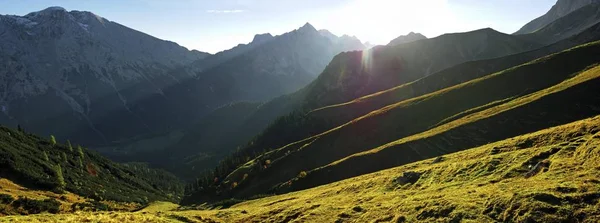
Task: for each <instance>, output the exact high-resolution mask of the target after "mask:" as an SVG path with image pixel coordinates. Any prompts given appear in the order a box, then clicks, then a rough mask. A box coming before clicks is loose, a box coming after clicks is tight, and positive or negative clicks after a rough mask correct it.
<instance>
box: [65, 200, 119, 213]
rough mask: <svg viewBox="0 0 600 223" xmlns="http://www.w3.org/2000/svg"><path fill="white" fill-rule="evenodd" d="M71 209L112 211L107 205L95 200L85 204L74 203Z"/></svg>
mask: <svg viewBox="0 0 600 223" xmlns="http://www.w3.org/2000/svg"><path fill="white" fill-rule="evenodd" d="M71 209H72V210H73V211H112V209H111V208H110V207H109V206H108V205H107V204H105V203H102V202H100V201H95V200H92V201H89V202H85V203H74V204H72V205H71Z"/></svg>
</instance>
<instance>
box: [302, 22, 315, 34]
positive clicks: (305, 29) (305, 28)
mask: <svg viewBox="0 0 600 223" xmlns="http://www.w3.org/2000/svg"><path fill="white" fill-rule="evenodd" d="M298 31H299V32H318V31H317V29H315V27H314V26H313V25H311V24H310V23H308V22H307V23H306V24H304V26H302V27H300V28H299V29H298Z"/></svg>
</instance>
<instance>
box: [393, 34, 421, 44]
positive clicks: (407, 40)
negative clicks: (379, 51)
mask: <svg viewBox="0 0 600 223" xmlns="http://www.w3.org/2000/svg"><path fill="white" fill-rule="evenodd" d="M422 39H427V37H426V36H424V35H423V34H421V33H414V32H410V33H409V34H407V35H406V36H399V37H397V38H396V39H393V40H392V41H390V43H388V46H394V45H400V44H404V43H410V42H414V41H417V40H422Z"/></svg>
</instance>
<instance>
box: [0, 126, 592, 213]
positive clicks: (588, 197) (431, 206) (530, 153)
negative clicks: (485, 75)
mask: <svg viewBox="0 0 600 223" xmlns="http://www.w3.org/2000/svg"><path fill="white" fill-rule="evenodd" d="M409 172H410V173H412V174H409ZM599 173H600V116H597V117H595V118H590V119H586V120H582V121H578V122H574V123H571V124H568V125H563V126H559V127H554V128H550V129H546V130H542V131H539V132H536V133H531V134H527V135H522V136H519V137H515V138H512V139H507V140H503V141H499V142H495V143H491V144H488V145H485V146H482V147H478V148H474V149H470V150H466V151H462V152H457V153H454V154H449V155H447V156H444V157H438V158H436V159H430V160H424V161H421V162H417V163H412V164H408V165H404V166H400V167H396V168H392V169H388V170H383V171H379V172H376V173H373V174H367V175H363V176H359V177H355V178H351V179H347V180H343V181H339V182H335V183H332V184H328V185H324V186H320V187H316V188H312V189H308V190H304V191H298V192H293V193H289V194H284V195H279V196H272V197H267V198H262V199H257V200H252V201H247V202H244V203H240V204H237V205H234V206H233V207H231V208H227V209H220V210H186V211H178V206H177V205H175V204H171V203H164V202H159V203H154V204H153V205H150V206H149V207H147V208H145V209H142V210H140V211H137V212H77V213H74V214H57V215H52V214H39V215H29V216H8V217H3V218H0V222H600V174H599ZM401 176H403V177H401Z"/></svg>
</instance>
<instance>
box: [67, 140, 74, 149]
mask: <svg viewBox="0 0 600 223" xmlns="http://www.w3.org/2000/svg"><path fill="white" fill-rule="evenodd" d="M67 148H68V149H69V152H73V146H72V145H71V140H67Z"/></svg>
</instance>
